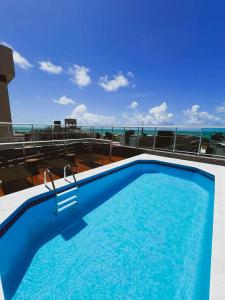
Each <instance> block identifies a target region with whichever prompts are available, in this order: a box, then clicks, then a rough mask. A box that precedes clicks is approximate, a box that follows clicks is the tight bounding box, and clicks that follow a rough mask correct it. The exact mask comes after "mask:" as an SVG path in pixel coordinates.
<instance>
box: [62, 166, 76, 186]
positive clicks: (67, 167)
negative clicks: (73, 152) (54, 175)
mask: <svg viewBox="0 0 225 300" xmlns="http://www.w3.org/2000/svg"><path fill="white" fill-rule="evenodd" d="M67 169H69V170H70V171H71V172H72V176H73V179H74V182H75V183H76V185H77V180H76V177H75V174H74V171H73V169H72V168H71V166H70V165H69V164H66V165H65V167H64V180H66V181H68V180H67V179H66V177H67V176H66V170H67Z"/></svg>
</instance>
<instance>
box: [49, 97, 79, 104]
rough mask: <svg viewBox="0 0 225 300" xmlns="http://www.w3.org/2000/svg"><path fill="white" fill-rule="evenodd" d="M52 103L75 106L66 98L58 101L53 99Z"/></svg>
mask: <svg viewBox="0 0 225 300" xmlns="http://www.w3.org/2000/svg"><path fill="white" fill-rule="evenodd" d="M52 102H54V103H57V104H61V105H67V104H75V102H74V101H73V100H72V99H70V98H67V97H66V96H61V97H59V98H58V99H53V100H52Z"/></svg>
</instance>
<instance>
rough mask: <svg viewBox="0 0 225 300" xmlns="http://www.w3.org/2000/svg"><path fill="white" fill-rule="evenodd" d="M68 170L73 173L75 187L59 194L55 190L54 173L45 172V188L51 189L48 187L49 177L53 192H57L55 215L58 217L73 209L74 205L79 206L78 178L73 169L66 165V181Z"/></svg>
mask: <svg viewBox="0 0 225 300" xmlns="http://www.w3.org/2000/svg"><path fill="white" fill-rule="evenodd" d="M67 169H69V170H70V171H71V173H72V176H73V180H74V183H75V186H74V187H73V188H71V189H69V190H66V191H63V192H57V191H56V188H55V183H54V180H53V177H52V173H51V171H50V170H49V169H46V170H45V172H44V183H45V186H46V187H47V188H48V189H50V188H49V187H48V185H47V175H48V176H49V178H50V181H51V183H52V187H53V191H54V192H55V213H56V214H57V215H58V214H59V213H61V212H62V211H64V210H66V209H68V208H71V207H73V206H74V205H77V198H78V184H77V181H76V177H75V174H74V172H73V170H72V168H71V167H70V165H66V166H65V167H64V180H66V181H68V180H67V174H66V171H67Z"/></svg>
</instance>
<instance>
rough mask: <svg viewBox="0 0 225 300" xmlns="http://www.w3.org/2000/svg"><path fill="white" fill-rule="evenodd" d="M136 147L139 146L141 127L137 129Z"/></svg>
mask: <svg viewBox="0 0 225 300" xmlns="http://www.w3.org/2000/svg"><path fill="white" fill-rule="evenodd" d="M136 148H139V127H138V130H137V139H136Z"/></svg>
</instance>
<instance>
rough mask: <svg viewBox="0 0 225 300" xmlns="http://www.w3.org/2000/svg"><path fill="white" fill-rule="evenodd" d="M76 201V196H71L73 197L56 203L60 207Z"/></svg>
mask: <svg viewBox="0 0 225 300" xmlns="http://www.w3.org/2000/svg"><path fill="white" fill-rule="evenodd" d="M76 199H77V196H76V195H73V196H71V197H69V198H66V199H65V200H62V201H58V202H57V206H62V205H64V204H66V203H69V202H71V201H73V200H76Z"/></svg>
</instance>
